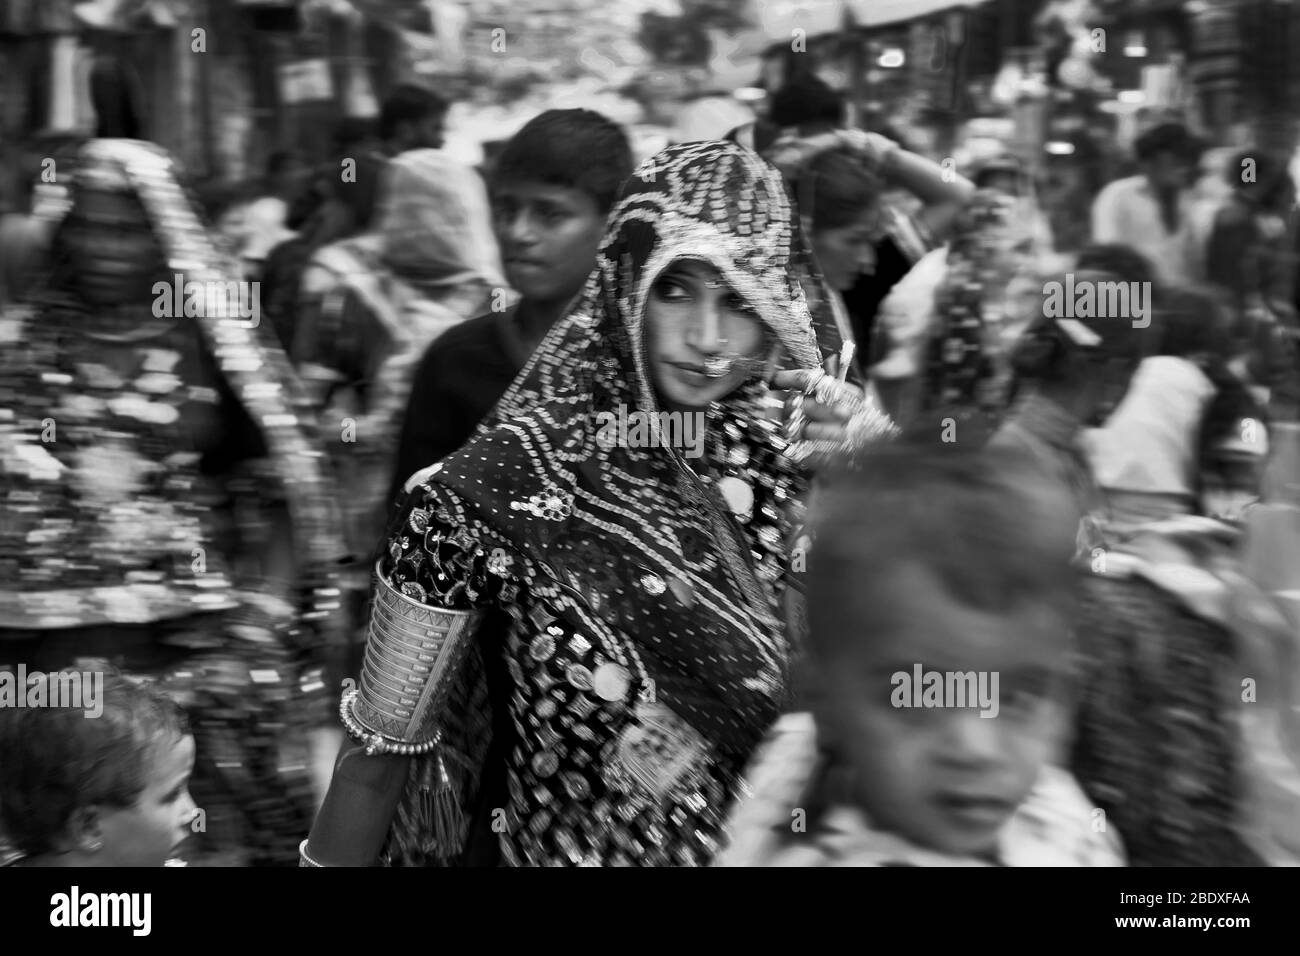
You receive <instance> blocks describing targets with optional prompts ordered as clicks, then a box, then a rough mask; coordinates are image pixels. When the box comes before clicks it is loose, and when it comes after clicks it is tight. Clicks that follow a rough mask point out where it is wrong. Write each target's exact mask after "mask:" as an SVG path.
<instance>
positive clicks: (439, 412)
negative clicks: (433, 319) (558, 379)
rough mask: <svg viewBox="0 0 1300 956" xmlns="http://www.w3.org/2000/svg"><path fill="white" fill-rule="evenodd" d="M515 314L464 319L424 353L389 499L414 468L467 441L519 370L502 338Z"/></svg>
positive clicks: (398, 447) (412, 390) (498, 313)
mask: <svg viewBox="0 0 1300 956" xmlns="http://www.w3.org/2000/svg"><path fill="white" fill-rule="evenodd" d="M513 314H514V309H513V308H511V309H509V310H508V311H506V312H489V313H487V314H486V315H480V316H478V317H477V318H473V319H469V320H467V321H465V322H462V323H460V324H459V325H456V326H453V327H452V328H450V329H448V330H447V331H446V332H444V333H443V334H442V335H441V336H439V337H438V339H437V341H435V342H434V343H433V344H432V345H431V346H429V350H428V351H427V352H425V353H424V357H423V358H422V359H421V360H420V365H419V367H418V368H417V369H416V371H415V378H414V381H413V382H412V384H411V399H410V402H409V403H408V404H407V407H406V418H405V420H404V421H403V423H402V437H401V439H400V440H399V442H398V446H397V466H396V471H395V473H394V475H393V481H392V486H391V488H390V492H391V493H390V495H389V497H390V498H396V497H397V496H398V494H399V493H400V491H401V488H402V485H404V484H405V483H406V480H407V479H408V478H410V477H411V475H413V474H414V473H415V472H417V471H419V470H420V469H421V468H427V467H428V466H429V465H432V464H434V463H435V462H438V461H441V460H442V459H443V458H446V457H447V456H448V455H450V454H451V453H452V452H454V451H456V450H457V449H458V448H460V447H461V446H462V445H464V444H465V443H466V442H467V441H469V439H470V436H471V435H473V434H474V429H475V428H477V427H478V423H479V422H481V421H482V420H483V419H484V417H485V416H486V415H487V413H488V412H490V411H491V410H492V408H493V407H494V406H495V405H496V403H497V401H498V400H500V398H501V396H502V395H504V394H505V391H506V389H507V388H509V387H510V383H511V382H513V381H514V379H515V376H516V375H518V374H519V371H520V366H519V365H517V364H515V361H514V359H513V358H512V357H511V352H510V349H509V347H508V346H507V343H506V339H505V328H506V325H507V323H508V322H509V321H510V317H511V316H512V315H513Z"/></svg>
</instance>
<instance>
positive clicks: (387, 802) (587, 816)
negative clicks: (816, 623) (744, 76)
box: [303, 143, 889, 866]
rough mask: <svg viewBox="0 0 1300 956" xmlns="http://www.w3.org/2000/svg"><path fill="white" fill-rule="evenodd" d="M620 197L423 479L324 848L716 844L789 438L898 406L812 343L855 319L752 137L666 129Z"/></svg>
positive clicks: (397, 531) (527, 858)
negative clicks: (500, 376)
mask: <svg viewBox="0 0 1300 956" xmlns="http://www.w3.org/2000/svg"><path fill="white" fill-rule="evenodd" d="M614 209H615V212H614V214H613V218H612V220H611V222H610V224H609V226H608V228H607V230H606V234H605V240H604V241H603V243H602V246H601V249H600V252H599V255H598V259H597V267H596V270H595V271H594V272H593V273H592V275H591V277H590V278H589V280H588V285H587V288H586V291H585V293H584V295H583V297H582V299H581V300H580V302H579V304H578V305H577V306H576V307H575V309H574V310H573V311H572V312H571V313H570V314H569V315H568V316H567V317H566V318H563V319H561V320H560V322H559V324H557V325H556V326H555V327H554V328H553V329H552V331H551V332H550V333H549V334H548V335H547V337H546V338H545V339H544V340H543V341H542V343H541V345H540V346H539V348H538V350H537V351H536V353H535V354H534V356H533V358H532V359H531V360H530V361H529V363H528V365H527V366H525V368H524V370H523V372H522V373H521V374H520V377H519V378H518V379H517V380H516V381H515V383H514V385H512V386H511V388H510V390H509V391H508V392H507V394H506V396H505V397H504V398H503V399H502V401H501V403H500V404H499V405H498V407H497V409H496V411H495V412H494V413H493V415H492V416H490V417H489V419H488V421H487V422H486V423H485V427H484V429H483V430H481V431H480V432H479V433H478V434H477V436H476V437H475V438H474V439H473V440H471V441H470V443H469V444H468V445H466V446H465V447H464V448H463V449H461V450H460V451H459V452H457V453H455V454H453V455H451V456H450V457H448V458H446V459H444V460H443V461H442V462H440V463H439V464H437V465H434V466H432V467H430V468H428V469H426V470H425V471H424V472H421V473H417V475H415V476H412V478H411V480H410V481H409V482H408V484H407V489H408V492H409V493H408V495H407V498H406V501H405V503H404V507H402V508H401V509H399V511H398V512H397V513H396V515H395V518H394V523H393V525H392V534H391V536H390V537H389V540H388V545H387V548H386V550H385V553H384V556H383V558H382V559H381V561H380V562H379V567H378V572H379V583H378V586H377V591H376V593H375V602H376V610H375V612H374V615H373V616H372V619H371V632H370V640H369V644H368V646H367V652H366V663H365V667H364V669H363V671H362V678H361V687H360V689H359V691H358V692H357V693H355V694H353V693H349V694H348V695H346V696H345V699H344V703H343V710H342V716H343V719H344V722H345V724H346V725H347V726H348V729H349V732H350V733H351V734H352V735H353V737H354V740H355V741H356V743H355V744H348V745H346V746H345V749H344V751H343V753H342V755H341V758H340V762H339V764H338V768H337V770H336V773H335V778H334V782H333V783H332V785H331V789H330V793H329V796H328V797H327V799H326V802H325V806H324V807H323V808H322V810H321V813H320V816H319V817H318V818H317V821H316V825H315V827H314V828H313V830H312V833H311V837H310V839H309V840H307V841H304V848H303V855H304V865H309V866H310V865H334V866H338V865H370V864H373V863H374V862H375V861H377V860H384V861H388V862H393V863H408V864H409V863H415V864H417V865H418V864H433V865H437V864H441V865H447V864H453V865H455V864H461V865H465V864H468V865H474V864H488V865H493V864H495V863H496V861H497V859H498V857H499V858H500V859H501V860H503V861H504V862H505V863H506V864H508V865H643V866H654V865H698V864H703V863H707V862H708V861H709V860H710V859H711V858H712V856H713V855H714V853H715V852H716V851H717V849H718V847H719V841H720V840H721V838H722V833H721V823H722V819H723V816H724V814H725V813H726V810H727V807H728V804H729V803H730V801H731V800H732V799H733V798H734V795H735V793H736V791H737V788H738V785H739V779H738V777H739V774H740V772H741V770H742V768H743V766H744V764H745V761H746V760H747V758H748V756H749V754H750V751H751V750H752V748H753V747H754V746H755V745H756V744H757V742H758V741H759V739H760V738H761V737H762V735H763V733H764V731H765V730H766V728H767V726H768V725H769V724H770V723H771V721H772V720H773V719H775V717H776V715H777V714H778V713H779V712H780V709H781V706H782V704H783V701H784V698H785V696H786V693H787V670H788V664H789V660H790V653H791V651H790V647H789V639H788V635H787V630H786V624H785V622H783V620H782V616H783V614H782V602H781V598H782V595H783V594H784V593H785V591H786V589H787V584H788V581H789V578H788V577H787V570H788V561H789V558H790V555H789V552H788V548H789V542H790V541H791V535H792V526H791V523H792V520H793V518H794V515H793V514H792V511H791V507H790V506H791V505H793V504H795V503H797V502H798V501H799V500H800V499H801V498H802V497H803V493H804V490H805V487H806V475H805V473H804V470H803V468H801V467H800V465H799V462H800V461H802V460H804V456H805V455H807V454H808V453H809V452H810V451H813V450H815V449H817V448H820V447H821V446H822V445H823V444H825V445H829V446H833V447H835V448H840V447H842V445H843V444H844V443H845V442H848V443H850V444H852V443H854V442H865V441H867V440H869V439H870V438H872V437H877V436H880V435H883V434H886V433H887V432H888V430H889V425H888V422H887V420H885V419H884V418H883V416H882V415H881V414H880V413H879V412H878V411H877V410H876V409H875V408H874V406H871V405H870V404H868V403H865V402H863V400H862V398H861V395H860V393H858V391H857V390H856V389H852V388H850V387H847V386H843V385H840V384H838V383H837V382H836V381H835V379H834V378H831V377H830V376H827V375H825V374H824V373H823V372H821V371H820V368H819V366H820V364H821V362H822V361H823V349H828V350H830V351H832V352H833V351H834V350H835V348H836V347H837V345H838V342H836V341H835V340H834V334H835V326H834V323H833V322H830V321H829V320H826V321H824V322H823V323H822V328H823V329H825V331H826V334H827V337H828V339H829V341H823V342H821V343H819V341H818V337H817V334H816V333H815V332H814V323H813V320H812V316H811V315H810V314H809V310H808V306H807V304H806V301H805V299H804V296H803V292H802V288H801V281H800V280H801V277H800V276H799V275H797V274H796V273H797V269H796V265H797V262H798V261H799V260H798V259H797V257H795V256H794V250H795V249H797V248H798V247H799V243H800V239H799V230H798V224H797V223H796V222H793V221H792V216H791V208H790V205H789V202H788V200H787V198H786V195H785V191H784V188H783V185H782V182H781V179H780V177H779V176H778V175H777V174H776V173H775V171H773V170H771V168H770V167H768V166H767V165H766V164H764V163H763V162H762V161H761V160H759V159H758V158H757V157H756V156H754V154H752V153H750V152H749V151H747V150H744V149H742V148H740V147H738V146H735V145H733V144H729V143H691V144H685V145H681V146H675V147H672V148H670V149H667V150H665V151H663V152H661V153H659V154H657V155H656V156H654V157H652V158H651V159H649V160H647V161H646V162H645V163H644V164H643V165H642V166H641V168H640V169H639V170H638V171H637V172H636V173H635V174H634V175H633V176H632V177H631V178H630V179H629V180H628V181H627V183H626V184H625V186H624V187H623V191H622V194H621V195H620V197H619V200H618V202H617V203H616V204H615V206H614ZM775 362H780V363H782V365H783V367H785V368H786V369H788V371H786V372H784V373H780V374H778V375H777V376H776V377H775V380H774V381H775V384H776V385H777V386H778V387H779V388H784V389H794V390H796V391H798V392H799V393H800V397H799V401H800V402H801V403H802V411H801V414H800V416H799V417H800V418H801V419H802V422H800V421H793V422H791V423H790V424H789V426H788V428H789V429H790V433H791V434H792V435H793V436H794V437H796V438H797V439H799V441H798V442H797V443H796V444H795V445H794V446H792V447H787V445H786V442H785V440H784V439H783V438H782V436H781V433H780V426H779V425H778V424H777V423H775V422H773V421H770V420H769V419H768V418H767V416H766V412H765V398H766V395H767V387H766V384H765V381H764V379H765V375H766V371H767V370H768V369H769V368H771V367H773V365H774V363H775ZM633 416H635V417H633ZM642 416H653V418H654V420H655V422H656V423H657V427H654V428H651V429H650V430H648V431H647V430H646V427H637V426H636V422H637V421H639V420H642ZM620 420H621V421H625V422H627V423H628V424H627V427H623V426H620V425H619V424H618V423H619V421H620ZM688 428H689V429H692V430H693V431H692V432H690V433H689V434H688V433H687V432H686V431H685V429H688ZM633 429H635V430H633ZM413 653H414V654H420V655H424V656H425V657H426V658H431V661H430V667H422V668H420V669H419V670H413V669H412V668H410V667H408V666H406V665H404V664H403V659H404V658H409V657H410V655H411V654H413ZM430 668H431V669H432V673H430ZM390 687H391V688H392V690H390V689H389V688H390ZM394 694H396V696H393V695H394ZM402 697H407V698H409V699H413V700H417V701H419V702H420V703H419V705H418V707H417V709H416V710H415V711H414V712H412V711H411V710H408V709H407V708H405V707H404V706H403V705H402V704H401V703H400V699H401V698H402ZM412 757H415V758H416V759H412Z"/></svg>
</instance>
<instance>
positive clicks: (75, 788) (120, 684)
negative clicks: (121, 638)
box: [0, 674, 195, 866]
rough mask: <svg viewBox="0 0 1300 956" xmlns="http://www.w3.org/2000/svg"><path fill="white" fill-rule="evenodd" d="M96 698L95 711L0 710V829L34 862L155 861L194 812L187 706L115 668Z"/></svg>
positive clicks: (182, 833)
mask: <svg viewBox="0 0 1300 956" xmlns="http://www.w3.org/2000/svg"><path fill="white" fill-rule="evenodd" d="M38 679H44V678H38ZM99 696H100V699H101V700H102V703H103V709H102V712H101V713H100V714H99V715H98V716H97V717H92V716H88V715H87V712H86V711H85V710H84V709H82V708H79V707H24V708H15V707H6V708H3V709H0V766H3V767H4V773H3V774H0V829H3V831H4V832H5V834H6V836H7V837H8V839H9V840H10V842H12V843H13V844H15V846H16V847H17V849H18V850H19V851H21V852H22V853H23V854H24V855H25V856H26V857H28V858H29V859H31V860H32V861H33V862H42V863H51V864H55V865H60V864H62V865H83V866H161V865H162V864H163V863H164V862H165V861H166V860H167V858H168V857H170V856H172V855H173V853H174V852H175V850H176V849H177V847H178V846H179V845H180V843H181V842H182V841H183V840H184V839H185V838H186V837H187V836H189V834H190V824H191V821H192V820H193V818H194V812H195V807H194V801H193V800H192V799H191V798H190V793H189V778H190V771H191V769H192V768H193V766H194V738H193V737H192V736H191V734H190V730H189V727H188V724H187V722H186V718H185V713H184V711H182V710H181V708H180V707H179V706H178V705H177V704H176V703H175V702H173V701H172V700H171V699H170V698H168V697H166V696H165V695H164V694H163V693H162V692H161V691H158V690H156V689H153V688H151V687H146V686H141V685H139V684H136V683H134V682H132V681H130V680H128V679H127V678H125V677H121V676H118V675H116V674H105V675H104V678H103V688H102V692H101V693H100V695H99Z"/></svg>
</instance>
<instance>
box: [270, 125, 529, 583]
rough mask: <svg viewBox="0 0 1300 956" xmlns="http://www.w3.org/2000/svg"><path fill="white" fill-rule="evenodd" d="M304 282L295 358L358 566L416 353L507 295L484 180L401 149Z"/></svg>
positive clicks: (437, 156) (379, 528) (429, 155)
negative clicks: (355, 223) (375, 193)
mask: <svg viewBox="0 0 1300 956" xmlns="http://www.w3.org/2000/svg"><path fill="white" fill-rule="evenodd" d="M303 286H304V288H303V297H304V299H305V300H306V302H307V303H308V305H307V306H306V308H305V309H304V311H303V314H302V315H301V316H300V317H299V323H298V329H297V331H296V335H295V343H294V347H293V358H294V362H295V364H296V365H297V366H298V368H299V370H300V371H301V372H302V373H303V375H304V377H305V378H307V379H308V380H309V381H310V382H311V383H312V384H313V385H314V387H315V389H316V392H317V394H316V398H317V401H318V402H319V403H320V406H321V428H322V432H323V433H324V434H325V435H326V436H327V437H328V439H330V441H329V446H328V447H330V449H331V450H332V451H333V452H334V456H333V457H334V463H335V466H336V468H337V469H338V471H339V478H340V481H341V483H342V485H343V487H344V490H345V500H346V501H347V502H348V516H347V517H348V539H349V544H350V546H351V547H352V548H353V550H354V553H356V554H357V555H360V556H363V559H362V560H361V564H362V565H363V566H364V565H365V563H366V561H365V560H364V557H368V556H369V555H370V553H371V549H373V547H374V546H375V543H376V541H377V539H378V538H379V536H380V535H381V534H382V532H383V529H384V519H385V516H386V506H387V504H388V502H387V500H386V491H387V488H388V476H389V474H390V472H391V470H392V466H393V461H392V459H393V456H394V453H395V449H396V446H397V438H398V431H399V429H400V427H401V416H402V414H403V412H404V411H405V407H406V401H407V398H408V396H409V394H410V388H411V377H412V375H413V373H414V370H415V364H416V363H417V362H418V361H419V359H420V357H421V356H422V355H423V354H424V352H425V350H426V349H428V347H429V345H430V344H432V342H433V341H434V340H435V339H436V338H437V337H438V336H439V335H441V334H442V333H443V332H445V331H446V330H447V329H449V328H450V327H451V326H453V325H455V324H456V323H458V322H462V321H464V320H465V319H467V318H470V317H472V316H475V315H479V314H481V313H483V312H486V311H487V309H488V307H489V305H490V304H491V303H492V298H493V296H494V294H495V296H496V297H497V298H498V300H499V301H500V308H502V309H504V308H505V307H506V306H507V305H508V304H509V301H508V299H507V298H506V295H507V293H506V289H505V281H504V280H503V279H502V278H501V266H500V258H499V255H498V252H497V246H496V239H495V237H494V236H493V234H492V218H491V213H490V210H489V206H488V200H487V191H486V189H485V187H484V185H483V182H482V180H481V179H480V178H479V176H478V174H477V173H476V172H475V171H474V170H473V169H471V168H469V167H468V166H464V165H462V164H460V163H458V162H456V161H455V160H453V159H450V158H449V157H447V156H446V155H445V154H443V153H442V152H440V151H438V150H434V149H426V150H413V151H410V152H407V153H403V154H402V155H401V156H398V157H397V158H396V159H394V160H392V161H391V162H390V163H389V164H388V166H387V167H386V169H385V172H384V180H383V184H382V186H381V193H380V199H379V209H378V212H377V214H376V220H375V225H374V227H373V230H372V231H371V232H369V233H367V234H364V235H362V236H359V237H357V238H354V239H349V240H344V241H342V242H339V243H335V244H334V245H330V246H326V247H325V248H324V249H322V250H321V251H320V252H318V253H317V254H316V255H315V256H314V257H313V260H312V262H311V264H309V266H308V268H307V271H306V273H305V274H304V278H303ZM336 438H337V439H339V440H334V439H336ZM367 584H368V577H367V580H366V583H365V584H363V587H364V586H366V585H367Z"/></svg>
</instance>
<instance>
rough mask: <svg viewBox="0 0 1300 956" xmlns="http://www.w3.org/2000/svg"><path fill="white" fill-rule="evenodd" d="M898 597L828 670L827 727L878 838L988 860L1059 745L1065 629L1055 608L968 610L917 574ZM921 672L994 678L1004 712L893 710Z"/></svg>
mask: <svg viewBox="0 0 1300 956" xmlns="http://www.w3.org/2000/svg"><path fill="white" fill-rule="evenodd" d="M888 593H889V594H891V595H893V598H892V602H891V603H892V607H891V610H890V611H889V620H888V621H887V622H880V626H873V628H872V631H871V633H869V634H862V635H861V636H860V637H858V638H857V640H856V643H855V645H854V646H853V647H852V648H846V649H845V650H844V651H843V652H841V653H840V655H839V657H840V659H838V660H836V661H834V662H833V663H832V664H830V665H827V664H824V663H823V664H822V666H821V667H820V672H821V673H820V677H819V681H820V684H821V687H820V691H819V698H820V699H819V701H818V703H817V711H818V726H819V727H820V728H822V729H823V734H824V737H825V741H826V744H827V746H828V748H830V749H831V750H832V751H833V752H834V753H835V754H836V755H837V757H838V758H839V759H840V760H842V761H843V762H844V764H845V765H846V767H847V769H849V770H851V771H852V777H853V779H854V781H855V786H854V793H855V796H856V799H857V801H858V803H859V804H860V805H861V807H862V809H863V810H864V811H865V812H866V814H867V816H868V818H869V819H870V820H871V821H872V824H873V826H875V827H877V828H879V829H883V830H888V831H890V832H892V833H896V834H898V835H900V836H903V837H905V838H907V839H908V840H911V841H912V842H913V843H917V844H918V845H921V846H927V847H931V848H933V849H936V850H939V851H941V852H944V853H951V854H956V855H962V856H966V855H974V856H987V855H989V854H992V853H993V852H994V851H995V850H996V847H997V839H998V833H999V831H1000V830H1001V829H1002V827H1003V826H1004V825H1005V824H1006V823H1007V821H1008V820H1009V819H1010V818H1011V816H1012V814H1013V813H1014V812H1015V810H1016V808H1017V807H1018V806H1019V805H1020V803H1021V802H1022V801H1023V800H1024V799H1025V798H1026V797H1027V796H1028V794H1029V792H1030V790H1031V789H1032V788H1033V786H1034V783H1035V781H1036V780H1037V777H1038V774H1039V771H1040V769H1041V768H1042V766H1043V764H1044V763H1045V762H1047V761H1048V760H1050V759H1051V758H1052V756H1053V755H1054V753H1055V751H1056V749H1057V747H1058V745H1059V742H1060V736H1059V735H1060V733H1061V730H1062V728H1063V721H1062V718H1063V716H1064V708H1063V707H1062V706H1061V702H1062V700H1063V698H1064V691H1065V686H1066V679H1067V677H1066V662H1067V652H1066V649H1067V646H1068V645H1067V642H1066V640H1065V634H1066V627H1067V624H1066V622H1065V621H1064V619H1063V618H1062V616H1061V615H1060V614H1059V613H1058V612H1056V611H1055V610H1054V609H1052V608H1051V607H1049V606H1048V605H1047V604H1046V602H1039V603H1035V604H1030V605H1029V606H1025V607H1022V608H1019V609H1017V610H1015V611H1013V612H1012V613H1010V614H1007V613H1002V612H996V611H984V610H982V609H978V608H970V607H965V606H962V605H961V604H959V603H957V602H956V601H955V600H953V599H952V598H951V597H949V596H947V595H946V594H945V592H944V589H943V588H942V587H941V586H939V583H938V582H937V581H936V579H935V578H934V576H933V575H932V574H931V573H930V572H929V571H928V570H926V569H923V568H922V567H920V566H919V565H917V564H915V563H911V564H906V565H904V566H903V567H901V568H900V569H899V571H898V572H897V575H896V580H895V581H894V582H892V583H891V585H890V587H889V591H888ZM917 664H919V665H921V668H922V673H923V674H924V673H925V672H929V671H938V672H940V673H944V674H947V673H949V672H953V673H962V674H970V673H973V674H975V675H984V676H983V680H984V683H983V684H982V685H980V686H981V687H982V688H984V689H987V690H993V689H996V694H993V695H991V696H992V699H993V701H994V702H995V704H996V709H994V707H992V706H987V705H986V702H984V701H976V702H974V704H973V705H972V704H971V701H970V699H969V698H968V699H967V700H968V706H965V707H957V706H951V704H952V703H953V702H952V701H950V700H948V701H945V702H944V703H945V706H940V707H904V706H897V704H898V700H897V698H896V690H897V687H898V686H899V685H897V684H896V683H895V679H894V675H896V674H899V673H900V672H901V673H903V674H907V675H909V676H911V675H914V673H915V670H914V668H915V665H917ZM993 674H996V675H997V684H996V688H995V685H994V684H993V682H992V675H993ZM906 697H907V699H909V700H910V699H911V694H910V693H909V694H907V695H906ZM982 713H984V714H989V715H990V716H981V714H982Z"/></svg>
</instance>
